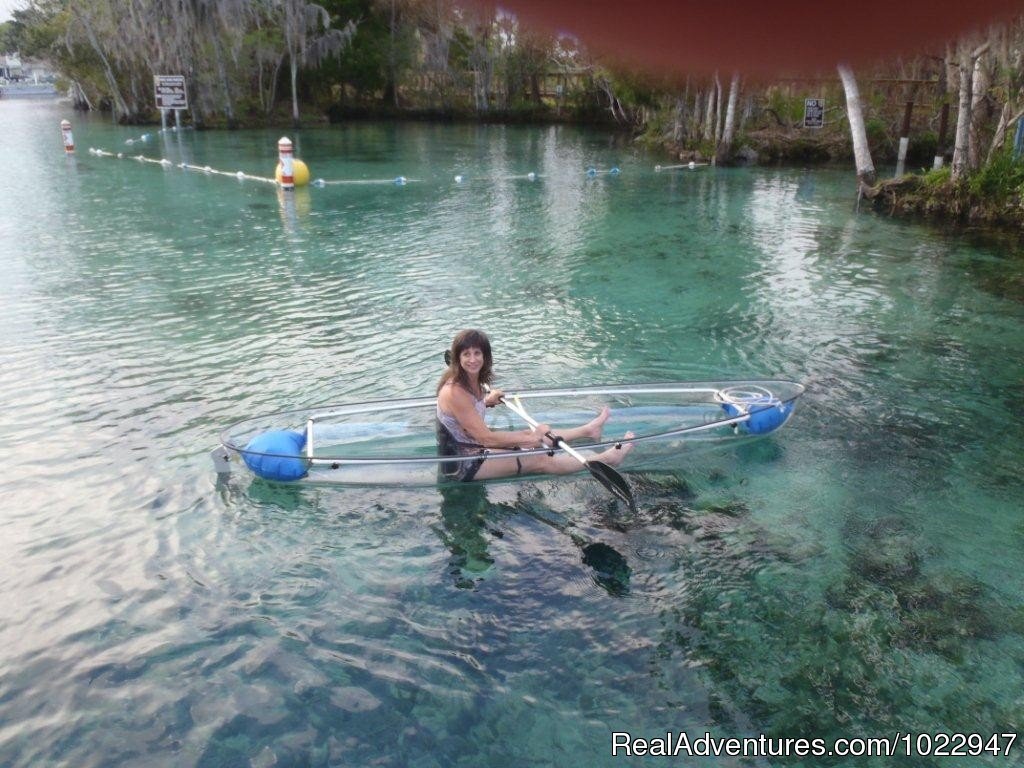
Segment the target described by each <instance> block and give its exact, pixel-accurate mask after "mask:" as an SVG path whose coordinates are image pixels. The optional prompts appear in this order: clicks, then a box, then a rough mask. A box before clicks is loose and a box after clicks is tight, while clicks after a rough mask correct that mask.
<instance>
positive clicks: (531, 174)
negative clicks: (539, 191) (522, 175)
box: [526, 171, 537, 181]
mask: <svg viewBox="0 0 1024 768" xmlns="http://www.w3.org/2000/svg"><path fill="white" fill-rule="evenodd" d="M526 178H527V179H529V180H530V181H536V180H537V174H536V173H534V172H533V171H530V172H529V173H528V174H526Z"/></svg>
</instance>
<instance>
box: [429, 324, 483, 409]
mask: <svg viewBox="0 0 1024 768" xmlns="http://www.w3.org/2000/svg"><path fill="white" fill-rule="evenodd" d="M473 347H476V348H477V349H479V350H480V351H481V352H483V353H484V364H483V366H481V368H480V377H479V379H480V384H490V383H491V376H492V374H491V364H492V362H493V361H492V358H491V340H490V339H488V338H487V334H486V333H484V332H483V331H478V330H477V329H475V328H467V329H466V330H464V331H459V332H458V333H457V334H455V338H454V339H453V340H452V347H451V349H450V350H449V351H448V353H447V355H446V356H447V357H448V367H447V368H446V369H445V371H444V373H443V374H441V380H440V381H439V382H437V391H438V392H440V391H441V387H443V386H444V385H445V384H447V383H448V382H449V381H452V382H455V383H456V384H458V385H459V386H461V387H462V388H463V389H465V390H466V391H468V392H472V393H473V394H474V395H475V394H476V393H475V392H473V390H471V389H470V388H469V376H468V375H467V374H466V372H465V371H464V370H462V366H461V365H459V356H460V355H461V354H462V353H463V351H465V350H467V349H471V348H473Z"/></svg>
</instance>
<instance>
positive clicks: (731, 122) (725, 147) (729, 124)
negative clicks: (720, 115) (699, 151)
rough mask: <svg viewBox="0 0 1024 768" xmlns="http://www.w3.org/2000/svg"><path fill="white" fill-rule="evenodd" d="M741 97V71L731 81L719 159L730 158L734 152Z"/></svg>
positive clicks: (719, 147)
mask: <svg viewBox="0 0 1024 768" xmlns="http://www.w3.org/2000/svg"><path fill="white" fill-rule="evenodd" d="M739 97H740V73H739V72H734V73H733V75H732V82H730V83H729V106H728V108H727V109H726V110H725V127H724V128H723V130H722V141H721V142H720V143H719V145H718V152H717V153H716V154H717V155H718V159H719V160H725V161H728V160H729V156H730V155H731V154H732V139H733V133H734V131H735V129H736V102H737V101H738V100H739Z"/></svg>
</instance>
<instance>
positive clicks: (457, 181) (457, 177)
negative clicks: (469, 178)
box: [455, 173, 462, 184]
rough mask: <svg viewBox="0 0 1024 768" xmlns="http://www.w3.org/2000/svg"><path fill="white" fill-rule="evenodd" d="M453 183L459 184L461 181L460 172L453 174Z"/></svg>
mask: <svg viewBox="0 0 1024 768" xmlns="http://www.w3.org/2000/svg"><path fill="white" fill-rule="evenodd" d="M455 183H456V184H461V183H462V174H461V173H459V174H456V175H455Z"/></svg>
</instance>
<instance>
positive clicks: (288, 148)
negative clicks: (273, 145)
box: [277, 136, 295, 191]
mask: <svg viewBox="0 0 1024 768" xmlns="http://www.w3.org/2000/svg"><path fill="white" fill-rule="evenodd" d="M292 149H293V148H292V142H291V139H289V138H288V137H287V136H282V137H281V140H280V141H278V142H277V153H278V159H279V160H280V161H281V189H283V190H285V191H288V190H292V189H295V176H294V173H295V172H294V170H293V168H294V163H293V162H292V161H293V155H292Z"/></svg>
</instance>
